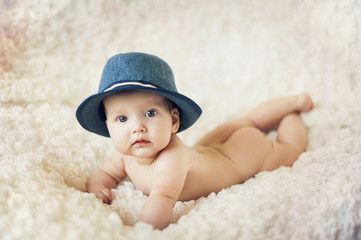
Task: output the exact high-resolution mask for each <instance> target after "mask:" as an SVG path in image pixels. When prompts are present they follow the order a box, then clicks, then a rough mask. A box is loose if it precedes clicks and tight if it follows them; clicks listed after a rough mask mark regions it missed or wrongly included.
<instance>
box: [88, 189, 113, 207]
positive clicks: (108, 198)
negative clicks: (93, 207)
mask: <svg viewBox="0 0 361 240" xmlns="http://www.w3.org/2000/svg"><path fill="white" fill-rule="evenodd" d="M87 192H88V193H94V194H95V196H96V197H97V198H99V199H101V200H102V201H103V203H105V204H111V203H112V192H111V191H110V189H108V188H106V187H104V186H102V185H98V186H87Z"/></svg>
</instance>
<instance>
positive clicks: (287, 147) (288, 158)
mask: <svg viewBox="0 0 361 240" xmlns="http://www.w3.org/2000/svg"><path fill="white" fill-rule="evenodd" d="M306 142H307V131H306V127H305V125H304V124H303V122H302V120H301V118H300V116H299V115H298V114H297V113H292V114H289V115H287V116H285V117H284V118H283V119H282V120H281V122H280V125H279V127H278V131H277V142H274V143H273V144H274V147H273V150H272V153H271V154H270V156H269V157H268V158H267V160H266V162H265V165H264V166H263V169H262V170H267V171H270V170H273V169H276V168H278V167H280V166H289V167H290V166H292V165H293V163H294V162H295V161H296V160H297V159H298V157H299V155H300V154H301V153H302V152H303V151H304V150H305V147H306Z"/></svg>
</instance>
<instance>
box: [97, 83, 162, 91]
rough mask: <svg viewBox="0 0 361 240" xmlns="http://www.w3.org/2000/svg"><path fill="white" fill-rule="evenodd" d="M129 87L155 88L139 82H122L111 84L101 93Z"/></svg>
mask: <svg viewBox="0 0 361 240" xmlns="http://www.w3.org/2000/svg"><path fill="white" fill-rule="evenodd" d="M129 85H136V86H141V87H148V88H157V87H156V86H154V85H152V84H145V83H140V82H122V83H116V84H113V85H112V86H110V87H108V88H107V89H104V90H103V93H104V92H108V91H110V90H112V89H114V88H116V87H121V86H129Z"/></svg>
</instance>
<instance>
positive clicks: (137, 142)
mask: <svg viewBox="0 0 361 240" xmlns="http://www.w3.org/2000/svg"><path fill="white" fill-rule="evenodd" d="M148 143H150V141H147V140H145V139H143V138H140V139H137V140H135V141H134V143H133V144H132V145H133V146H134V145H136V146H145V145H147V144H148Z"/></svg>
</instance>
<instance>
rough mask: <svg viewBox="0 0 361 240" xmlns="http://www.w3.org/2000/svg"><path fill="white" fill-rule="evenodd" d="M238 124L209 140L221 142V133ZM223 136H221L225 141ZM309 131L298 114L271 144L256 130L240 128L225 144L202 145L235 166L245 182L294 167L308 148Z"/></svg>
mask: <svg viewBox="0 0 361 240" xmlns="http://www.w3.org/2000/svg"><path fill="white" fill-rule="evenodd" d="M234 126H235V124H234V123H232V122H230V123H226V124H224V125H222V126H220V127H219V128H217V129H215V130H214V131H213V133H211V134H210V135H211V136H212V135H213V137H209V138H208V139H213V140H218V139H217V136H221V134H219V133H222V132H223V133H224V132H227V130H229V129H232V127H234ZM223 137H224V136H222V138H223ZM306 137H307V136H306V128H305V126H304V124H303V122H302V120H301V118H300V117H299V115H298V114H296V113H291V114H288V115H286V116H285V117H283V118H282V119H281V121H280V123H279V127H278V130H277V141H271V140H269V139H268V138H267V137H266V136H265V134H264V133H263V132H262V131H260V130H259V129H257V128H255V127H245V126H243V127H238V128H234V131H233V132H232V133H231V134H230V135H229V137H228V138H226V140H225V141H224V142H220V141H218V143H217V142H213V143H211V144H209V143H207V144H202V143H201V145H205V146H212V147H214V148H216V149H218V150H219V151H221V152H222V153H223V154H224V155H225V156H227V157H228V158H229V159H230V160H232V161H233V162H234V163H235V166H236V168H237V171H238V173H239V175H240V177H241V180H242V181H245V180H246V179H248V178H250V177H252V176H254V175H255V174H257V173H258V172H260V171H271V170H274V169H276V168H278V167H280V166H289V167H290V166H292V164H293V163H294V162H295V161H296V160H297V158H298V156H299V155H300V154H301V153H302V152H303V151H304V149H305V145H306Z"/></svg>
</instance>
